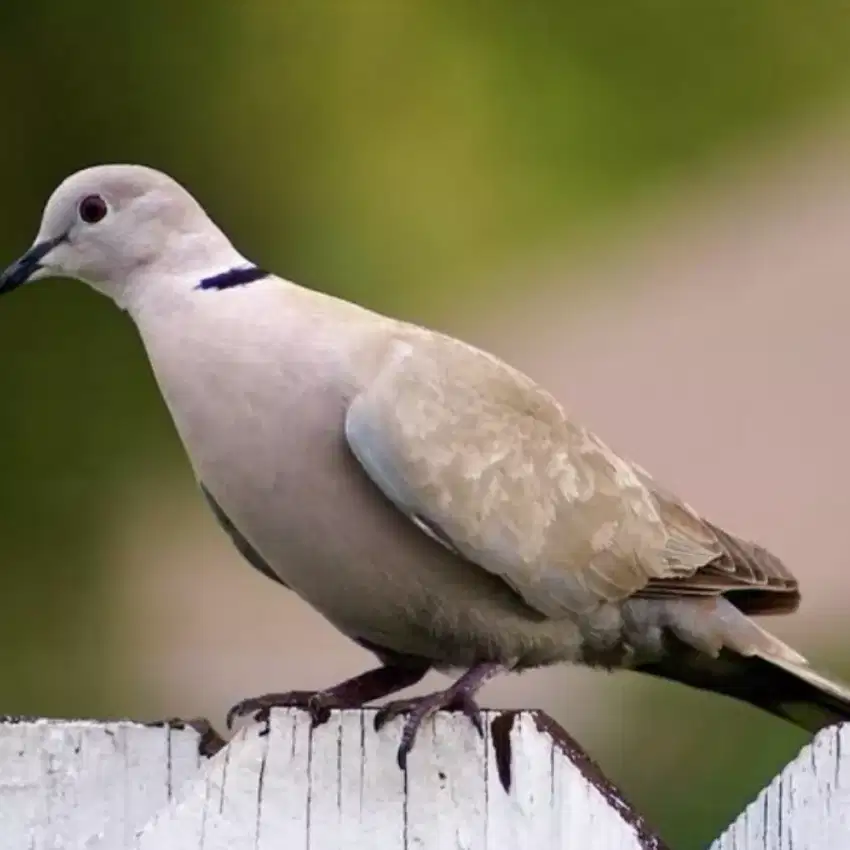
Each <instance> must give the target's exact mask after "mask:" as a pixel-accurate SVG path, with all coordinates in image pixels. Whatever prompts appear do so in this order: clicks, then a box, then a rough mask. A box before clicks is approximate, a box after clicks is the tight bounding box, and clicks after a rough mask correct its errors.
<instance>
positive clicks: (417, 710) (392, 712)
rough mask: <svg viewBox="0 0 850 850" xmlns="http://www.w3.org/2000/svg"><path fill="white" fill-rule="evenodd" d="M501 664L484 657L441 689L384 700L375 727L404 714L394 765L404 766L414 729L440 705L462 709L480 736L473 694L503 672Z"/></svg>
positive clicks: (481, 730) (478, 715)
mask: <svg viewBox="0 0 850 850" xmlns="http://www.w3.org/2000/svg"><path fill="white" fill-rule="evenodd" d="M506 670H507V668H506V667H505V666H504V665H503V664H498V663H496V662H495V661H484V662H481V663H480V664H476V665H475V666H474V667H471V668H470V669H469V670H467V671H466V673H464V674H463V675H462V676H461V677H460V678H459V679H458V680H457V681H456V682H455V683H454V684H452V685H450V686H449V687H448V688H446V689H445V690H444V691H437V692H435V693H433V694H426V695H425V696H421V697H411V698H410V699H400V700H395V701H393V702H390V703H387V704H386V705H385V706H384V707H383V708H381V709H380V710H379V711H378V713H377V714H376V715H375V729H376V730H379V729H381V727H382V726H384V725H385V724H386V723H387V722H389V721H390V720H392V719H393V718H395V717H398V716H399V715H402V714H406V715H407V719H406V720H405V721H404V727H403V729H402V733H401V744H400V745H399V748H398V757H397V760H398V766H399V767H400V768H401V769H402V770H404V769H405V767H406V766H407V756H408V754H409V753H410V751H411V749H412V748H413V742H414V740H415V739H416V733H417V732H418V731H419V727H420V726H421V725H422V722H423V721H424V720H426V719H427V718H428V717H431V716H432V715H433V714H436V713H437V712H438V711H440V710H441V709H445V710H448V711H462V712H463V713H464V714H465V715H466V716H467V717H468V718H469V719H470V720H471V721H472V725H473V726H474V727H475V728H476V730H477V731H478V734H479V735H481V736H482V737H484V723H483V721H482V719H481V708H480V706H479V705H478V703H477V702H476V701H475V694H476V693H477V692H478V691H479V690H480V689H481V688H482V687H483V686H484V685H485V684H486V683H487V682H488V681H489V680H490V679H492V678H493V677H494V676H498V675H499V673H504V672H506Z"/></svg>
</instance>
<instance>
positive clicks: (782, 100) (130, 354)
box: [0, 0, 850, 847]
mask: <svg viewBox="0 0 850 850" xmlns="http://www.w3.org/2000/svg"><path fill="white" fill-rule="evenodd" d="M0 31H2V33H3V36H4V38H3V47H2V50H0V79H2V81H3V82H2V84H1V85H0V106H2V114H3V115H4V116H5V118H6V126H5V132H4V133H3V134H2V137H0V171H2V180H3V185H4V198H5V199H6V203H4V204H3V205H2V206H0V253H1V254H2V256H4V257H7V258H8V259H10V260H11V259H12V258H13V257H14V256H15V255H16V254H17V253H19V252H20V251H21V250H22V249H23V248H24V247H25V246H26V245H27V244H28V242H29V240H30V238H31V236H32V234H34V232H35V229H36V225H37V221H38V218H39V214H40V211H41V207H42V204H43V202H44V200H45V199H46V197H47V195H48V194H49V192H50V191H51V190H52V188H53V187H54V185H55V184H56V183H57V182H58V181H59V180H60V179H61V178H62V177H64V176H65V175H66V174H67V173H70V172H71V171H73V170H76V169H77V168H79V167H82V166H84V165H88V164H92V163H95V162H103V161H138V162H144V163H147V164H150V165H154V166H157V167H159V168H162V169H164V170H166V171H169V172H170V173H172V174H174V175H175V176H176V177H178V179H180V180H181V181H182V182H184V183H186V184H187V185H188V186H190V187H191V189H192V190H193V192H194V193H195V194H196V195H197V196H198V197H199V198H200V199H201V200H202V202H203V203H204V204H205V205H206V206H207V207H208V209H209V210H210V211H211V212H212V214H213V216H214V217H215V218H216V219H217V220H218V221H219V223H220V224H221V225H222V226H223V227H224V228H225V230H227V231H228V232H229V233H230V234H231V235H232V236H233V238H234V241H235V242H236V243H237V244H238V245H239V246H240V248H241V249H242V250H244V251H245V252H246V253H247V254H248V255H249V256H252V257H254V258H256V259H257V260H258V261H261V262H262V263H264V264H266V265H268V266H270V267H273V268H275V269H277V270H279V271H280V272H281V273H282V274H284V275H287V276H289V277H292V278H294V279H298V280H300V281H302V282H304V283H307V284H315V285H316V286H317V287H320V288H323V289H328V290H332V291H336V292H338V293H342V294H345V295H347V296H349V297H354V298H359V299H362V300H365V301H368V302H369V303H372V304H375V305H378V306H381V307H383V308H385V309H388V310H394V311H399V312H403V313H406V314H408V315H414V314H415V315H417V316H420V317H422V316H423V315H425V314H427V313H429V312H430V313H432V314H434V315H437V314H438V313H439V311H440V310H441V309H446V308H447V306H448V299H449V298H451V299H452V305H453V306H454V308H455V309H458V308H459V306H462V302H458V298H459V293H460V292H461V291H462V290H461V289H460V287H462V288H463V291H466V292H467V293H470V292H474V291H475V290H477V292H478V294H482V295H483V294H486V291H487V286H488V284H486V282H487V281H488V280H490V281H491V280H492V279H493V278H494V277H495V276H497V275H498V272H499V270H500V269H504V268H505V267H506V264H508V263H511V264H515V263H517V262H518V260H519V259H520V258H522V257H526V258H530V257H531V256H533V255H534V254H535V253H536V252H538V251H542V250H543V249H544V248H551V247H552V246H554V245H558V247H559V250H560V251H561V252H562V253H563V254H564V255H565V256H566V255H569V254H570V252H572V251H574V250H576V249H577V248H578V247H579V246H580V245H581V244H582V243H583V242H585V241H586V240H587V239H589V238H591V236H593V235H594V234H599V233H603V232H604V238H605V239H614V238H615V226H614V224H615V223H617V226H622V225H623V224H624V223H625V222H627V220H628V216H629V211H630V210H631V209H632V208H633V207H632V205H633V204H634V203H635V202H636V201H640V200H641V199H643V198H646V197H649V196H651V195H652V194H653V193H655V192H659V191H663V190H666V189H667V188H669V187H670V186H671V185H673V184H675V183H676V182H677V181H678V180H680V179H682V178H683V177H684V176H686V175H691V174H693V173H696V172H697V171H698V170H699V169H705V168H707V167H708V166H709V165H710V164H711V163H713V162H715V161H720V160H721V159H723V158H724V157H728V156H730V155H732V154H733V153H735V152H738V151H746V150H751V149H753V148H754V146H757V145H758V144H767V143H768V141H770V140H775V139H777V138H782V136H783V134H786V133H788V132H790V131H791V130H792V129H793V128H794V127H795V126H796V125H797V124H799V123H800V122H802V121H803V120H804V119H806V117H807V116H809V115H813V114H816V113H818V112H819V111H821V110H823V109H825V108H826V107H828V106H829V105H830V104H831V103H833V102H835V103H837V102H838V101H839V100H841V99H842V98H843V95H844V93H845V91H846V89H847V77H848V73H850V50H848V47H850V16H848V15H847V10H846V4H844V3H840V2H837V0H813V2H809V3H806V4H790V3H776V2H771V0H751V2H749V3H745V4H744V3H739V2H732V0H714V2H711V3H708V2H692V3H677V2H673V0H639V2H632V3H610V2H601V3H580V2H566V1H565V0H546V1H545V2H544V1H543V0H541V2H538V3H534V4H521V3H515V2H508V0H489V2H487V3H483V2H477V3H474V2H470V0H430V2H429V3H417V4H415V3H406V4H405V3H399V2H397V0H363V2H360V3H351V2H343V0H337V2H325V0H318V1H317V0H309V2H308V0H288V2H286V3H268V2H256V0H255V2H251V1H250V0H245V2H242V3H219V4H210V3H208V2H203V3H202V2H200V0H186V2H183V3H180V4H178V3H174V2H166V0H146V2H145V3H138V2H135V3H134V2H130V3H127V4H125V5H123V6H118V5H116V4H115V3H107V2H105V0H89V2H86V3H67V2H61V1H60V0H39V2H24V0H7V2H5V3H3V4H0ZM603 228H604V229H603ZM473 284H475V286H474V287H473ZM489 285H490V286H492V285H493V284H492V283H491V284H489ZM467 297H471V296H470V295H469V294H467ZM0 339H2V345H3V348H4V351H5V358H4V359H5V363H6V367H5V368H4V369H3V370H2V371H0V394H2V398H3V399H4V402H3V408H2V416H0V445H2V446H3V447H4V464H3V469H4V477H3V487H2V488H0V540H2V552H3V557H4V579H5V584H4V588H5V592H4V593H3V595H2V597H0V643H1V644H2V646H4V647H5V648H6V653H5V659H4V661H5V664H4V676H3V677H2V679H0V700H2V705H3V709H4V710H6V711H10V712H11V711H24V712H34V713H39V714H44V713H49V712H57V713H62V714H69V713H74V712H82V713H86V714H99V713H103V712H105V711H116V710H127V711H131V710H132V704H133V701H132V690H131V688H130V687H129V686H128V685H127V683H126V682H124V683H123V685H121V686H120V687H119V684H118V683H117V681H118V680H116V679H115V678H114V677H115V676H119V677H120V678H121V679H122V680H125V679H130V680H131V679H132V675H131V674H127V673H126V672H124V673H122V672H121V671H120V669H119V666H118V662H119V661H120V653H119V652H116V651H115V650H116V647H115V642H116V640H117V638H116V637H115V633H114V631H113V626H114V624H113V623H112V622H111V621H110V619H109V613H108V600H107V599H106V598H105V597H104V594H103V591H102V588H103V587H104V582H103V581H102V578H103V575H104V573H105V571H106V570H107V569H108V567H109V565H108V564H107V563H105V560H104V558H103V557H102V556H101V555H100V548H101V545H102V541H103V534H104V532H103V524H104V522H105V520H106V518H108V517H109V515H110V512H111V510H112V506H111V504H110V499H111V494H113V493H115V492H116V491H117V489H118V485H119V483H120V482H121V481H123V480H124V479H125V478H128V477H130V478H131V477H132V476H133V475H134V474H135V472H137V471H138V469H139V468H140V467H141V465H142V464H143V463H150V462H151V458H153V459H155V462H156V463H162V464H167V463H178V462H181V463H182V459H181V456H180V452H179V448H178V446H177V442H176V438H175V437H174V435H173V434H172V432H171V429H170V426H169V423H168V421H167V418H166V416H165V413H164V411H163V409H162V405H161V403H160V402H159V400H158V398H157V394H156V392H155V390H154V388H153V386H152V382H151V380H150V378H149V376H148V374H147V369H146V365H145V362H144V357H143V356H142V354H141V351H140V346H139V344H138V342H137V341H136V339H135V336H134V335H133V333H132V332H131V329H130V327H129V324H128V322H126V321H121V320H120V319H119V318H118V317H117V316H116V315H115V313H114V310H113V309H112V308H111V307H110V306H109V305H107V304H106V303H105V302H104V301H102V300H100V299H98V298H96V297H95V296H94V295H92V294H91V293H88V292H86V291H85V289H84V287H82V286H76V285H71V284H68V283H66V282H59V283H49V284H44V285H41V286H39V287H37V288H36V287H34V288H33V289H32V290H30V291H25V292H24V293H21V294H19V295H16V296H15V297H14V298H11V299H9V300H8V301H6V300H4V301H3V304H2V310H0ZM105 609H106V610H105ZM104 671H106V672H104ZM680 690H681V689H678V690H677V691H676V693H675V695H674V694H673V691H671V697H673V699H674V702H671V703H665V705H664V706H663V707H660V708H659V707H657V706H653V711H655V709H656V708H658V709H659V711H664V712H669V711H671V710H672V706H673V705H674V704H677V703H676V702H675V701H687V700H689V699H691V698H692V696H691V695H688V694H685V695H682V694H680V693H679V691H680ZM694 705H696V703H694ZM730 710H731V709H730ZM695 716H696V717H702V716H703V715H701V714H696V715H695ZM655 717H656V720H657V718H658V717H659V714H658V713H655ZM742 717H743V715H742ZM739 728H740V729H746V723H745V724H744V726H742V727H739ZM699 732H700V733H701V734H700V735H695V736H694V747H695V748H696V749H695V751H694V753H693V757H694V758H696V757H697V756H699V757H700V758H704V757H705V748H706V747H708V748H710V750H711V752H712V755H713V757H714V758H716V759H718V763H720V762H721V761H725V762H726V764H727V767H728V766H729V765H731V764H737V767H736V769H735V771H733V775H731V777H730V775H729V772H727V773H724V774H721V773H719V772H718V773H717V774H716V775H717V776H719V777H721V778H720V779H718V780H717V782H716V785H715V786H714V787H711V788H704V789H701V793H702V797H701V799H702V800H704V807H703V809H704V811H703V812H702V814H700V813H699V812H697V811H696V810H693V811H692V810H690V808H689V807H690V805H691V803H692V801H693V800H694V798H695V794H697V793H699V791H698V789H695V788H692V787H689V788H688V789H687V793H685V789H683V788H682V787H681V786H680V787H678V788H676V787H673V788H670V787H667V788H665V789H664V792H663V795H662V794H660V793H659V787H658V785H657V784H656V783H655V782H654V780H650V779H648V778H647V777H646V776H635V775H634V770H633V768H631V767H630V765H629V764H628V763H626V762H624V764H623V765H622V766H621V771H620V774H617V773H616V771H615V776H618V775H622V776H623V777H624V778H625V779H629V780H630V782H626V783H624V784H626V786H627V788H628V787H629V785H630V784H631V785H632V787H637V788H638V789H642V791H643V793H644V794H645V798H644V799H643V800H641V801H640V802H641V804H642V806H643V808H644V809H645V811H647V812H648V813H649V815H650V817H651V819H652V820H654V821H655V822H656V823H658V824H659V825H661V826H662V827H666V828H667V829H666V831H667V832H668V835H669V837H670V840H671V841H672V840H673V838H674V837H675V838H676V840H677V843H676V846H677V847H686V846H697V845H695V844H694V843H693V842H695V841H697V840H698V838H702V839H704V838H705V837H706V836H708V835H711V834H712V833H713V832H715V831H716V829H717V827H718V824H719V823H722V822H723V820H724V819H726V818H728V815H729V814H730V813H731V812H733V811H734V810H735V807H736V806H737V802H736V803H735V806H733V808H731V809H729V808H728V803H729V801H730V800H732V799H733V798H735V797H736V793H737V792H738V790H739V788H744V786H746V788H747V789H752V788H753V787H755V784H756V783H755V782H754V781H753V782H751V781H750V780H752V779H753V777H754V776H755V774H757V773H759V772H760V771H761V767H762V765H757V764H756V762H755V761H752V762H749V763H747V764H740V763H738V762H737V761H735V759H736V758H737V756H736V745H737V744H738V743H739V742H740V740H742V739H739V738H735V739H732V738H730V737H729V736H728V727H725V728H723V729H720V728H718V729H716V730H708V729H704V730H703V729H700V730H699ZM721 732H723V734H721ZM740 734H745V733H744V732H741V733H740ZM782 734H789V733H787V731H783V733H782ZM780 737H781V736H780ZM783 740H790V739H783ZM786 746H787V745H786V744H785V743H781V744H778V745H777V750H776V752H775V753H774V752H771V753H770V754H765V757H764V765H763V766H764V770H763V771H762V772H761V778H762V779H764V778H766V777H767V776H769V775H770V773H772V772H773V770H774V768H775V767H776V766H778V764H780V763H781V762H782V761H783V760H784V758H785V757H786V756H787V755H788V754H790V752H786V749H785V748H786ZM780 750H781V753H780ZM777 753H780V754H779V755H776V754H777ZM774 756H776V757H775V758H774ZM677 757H678V756H677ZM623 758H624V759H625V758H626V756H625V755H624V756H623ZM633 796H636V795H633ZM703 815H704V816H703ZM721 815H722V816H721ZM718 817H719V818H720V820H719V821H718V820H717V818H718Z"/></svg>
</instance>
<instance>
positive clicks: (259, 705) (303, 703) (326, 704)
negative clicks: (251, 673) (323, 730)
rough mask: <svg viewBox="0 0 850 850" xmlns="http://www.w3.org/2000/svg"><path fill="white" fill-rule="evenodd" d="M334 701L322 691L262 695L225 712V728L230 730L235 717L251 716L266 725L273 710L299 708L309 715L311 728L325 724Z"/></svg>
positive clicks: (243, 701) (241, 702)
mask: <svg viewBox="0 0 850 850" xmlns="http://www.w3.org/2000/svg"><path fill="white" fill-rule="evenodd" d="M335 707H336V701H335V700H334V699H333V697H331V696H330V695H328V694H326V693H324V692H322V691H286V692H284V693H271V694H263V695H262V696H258V697H249V698H248V699H243V700H240V701H239V702H237V703H236V705H234V706H233V707H232V708H231V709H230V711H228V712H227V728H228V729H232V728H233V723H234V721H235V720H236V718H237V717H247V716H248V715H249V714H252V715H253V719H254V721H255V722H256V723H268V721H269V716H270V714H271V710H272V709H273V708H301V709H304V710H305V711H307V712H308V713H309V714H310V720H311V721H312V723H313V726H320V725H321V724H322V723H326V722H327V721H328V719H329V718H330V716H331V709H332V708H335Z"/></svg>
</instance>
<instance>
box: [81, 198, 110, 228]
mask: <svg viewBox="0 0 850 850" xmlns="http://www.w3.org/2000/svg"><path fill="white" fill-rule="evenodd" d="M108 211H109V208H108V207H107V206H106V201H104V200H103V198H101V197H100V195H87V196H86V197H85V198H83V199H82V201H80V218H81V219H82V220H83V221H84V222H85V223H86V224H97V222H99V221H100V220H101V219H102V218H103V217H104V216H105V215H106V213H107V212H108Z"/></svg>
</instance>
